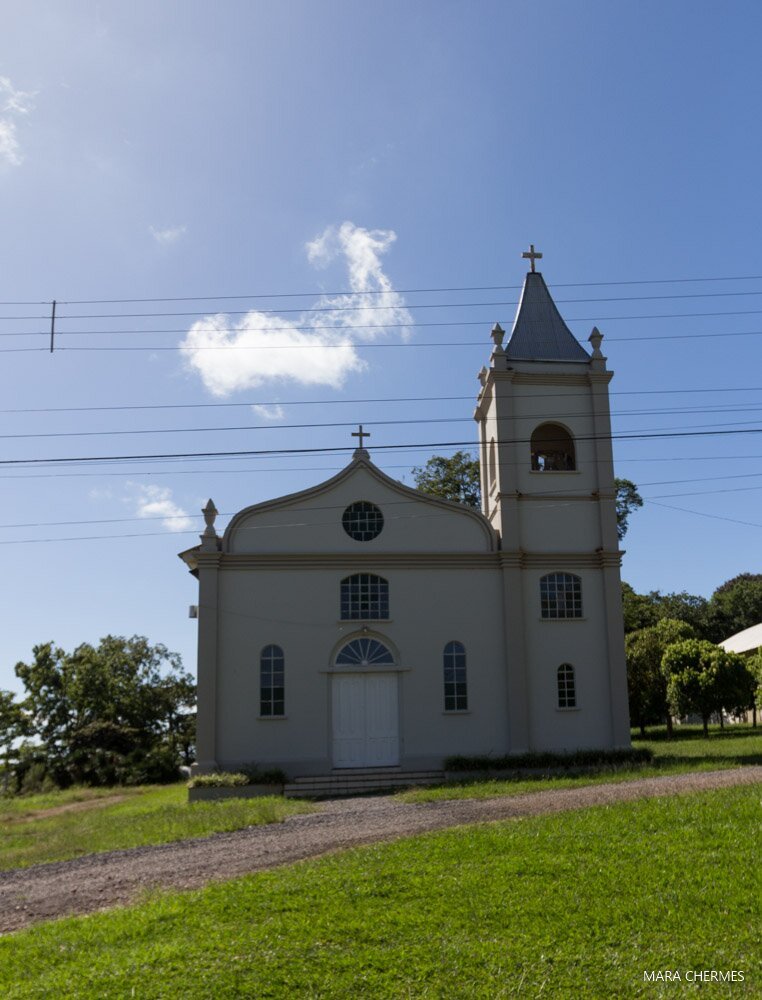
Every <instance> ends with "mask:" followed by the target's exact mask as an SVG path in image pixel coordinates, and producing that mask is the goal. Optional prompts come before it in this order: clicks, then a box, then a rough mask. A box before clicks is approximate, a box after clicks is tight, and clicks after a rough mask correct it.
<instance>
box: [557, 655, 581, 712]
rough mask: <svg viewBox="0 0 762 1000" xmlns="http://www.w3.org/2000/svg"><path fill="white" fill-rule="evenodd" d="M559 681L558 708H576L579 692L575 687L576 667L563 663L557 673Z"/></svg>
mask: <svg viewBox="0 0 762 1000" xmlns="http://www.w3.org/2000/svg"><path fill="white" fill-rule="evenodd" d="M556 677H557V680H558V707H559V708H576V707H577V691H576V688H575V685H574V667H573V666H572V665H571V663H562V664H561V666H560V667H559V668H558V670H557V671H556Z"/></svg>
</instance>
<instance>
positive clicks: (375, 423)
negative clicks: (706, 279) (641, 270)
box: [0, 403, 762, 440]
mask: <svg viewBox="0 0 762 1000" xmlns="http://www.w3.org/2000/svg"><path fill="white" fill-rule="evenodd" d="M760 410H762V407H760V406H749V405H748V404H745V403H736V404H733V405H732V406H702V407H696V406H673V407H667V408H660V409H655V408H651V409H638V410H618V411H613V412H612V414H611V416H612V418H619V417H635V416H637V417H645V416H666V415H671V414H686V415H687V414H694V413H701V414H708V413H712V414H719V413H739V414H741V413H756V412H758V411H760ZM577 415H578V414H577V413H576V411H575V412H559V413H555V414H554V418H567V417H574V416H577ZM519 419H521V418H519ZM515 420H516V418H515V417H499V418H496V421H495V422H496V423H498V424H500V423H513V422H515ZM472 422H473V418H472V417H416V418H406V419H399V420H370V421H368V423H367V426H368V427H385V426H400V425H410V424H458V423H463V424H471V423H472ZM741 422H747V423H751V422H752V421H732V422H731V424H733V425H735V424H738V423H741ZM354 426H355V421H352V420H348V421H347V420H341V421H331V422H320V423H316V422H314V421H313V422H311V423H307V424H281V423H269V424H238V425H235V426H232V427H145V428H135V427H131V428H129V429H128V430H108V431H104V430H101V431H34V432H29V433H22V434H0V440H20V439H28V438H62V437H63V438H68V437H119V436H124V435H143V434H208V433H215V432H219V433H222V432H235V431H239V432H240V431H288V430H316V429H318V428H327V427H354ZM698 426H702V425H698ZM711 426H722V425H711ZM728 426H730V424H729V425H728Z"/></svg>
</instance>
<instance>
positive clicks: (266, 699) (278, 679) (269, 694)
mask: <svg viewBox="0 0 762 1000" xmlns="http://www.w3.org/2000/svg"><path fill="white" fill-rule="evenodd" d="M284 666H285V659H284V657H283V650H282V649H281V648H280V646H265V648H264V649H263V650H262V655H261V656H260V657H259V714H260V715H266V716H273V715H284V714H285V699H284V692H285V689H284V684H283V673H284Z"/></svg>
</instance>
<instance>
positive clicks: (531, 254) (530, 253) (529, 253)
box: [521, 243, 542, 274]
mask: <svg viewBox="0 0 762 1000" xmlns="http://www.w3.org/2000/svg"><path fill="white" fill-rule="evenodd" d="M521 256H522V257H526V259H527V260H528V261H529V262H530V263H531V265H532V274H534V262H535V261H536V260H539V259H540V257H542V254H541V253H535V249H534V243H530V244H529V249H528V250H525V251H524V253H523V254H522V255H521Z"/></svg>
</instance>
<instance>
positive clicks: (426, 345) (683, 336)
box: [0, 309, 762, 354]
mask: <svg viewBox="0 0 762 1000" xmlns="http://www.w3.org/2000/svg"><path fill="white" fill-rule="evenodd" d="M751 311H756V312H762V309H760V310H751ZM684 315H690V314H687V313H686V314H684ZM693 315H711V316H720V315H731V314H729V313H728V314H722V313H703V314H698V313H697V314H693ZM604 318H606V317H604ZM607 318H608V319H612V318H614V319H617V318H618V319H658V318H671V317H648V316H643V317H638V316H620V317H607ZM598 322H600V318H598ZM337 332H340V331H337ZM58 335H59V337H62V336H66V333H65V332H64V331H59V334H58ZM21 336H23V335H21ZM46 336H47V335H46ZM759 336H762V330H749V331H740V332H726V333H671V334H666V333H665V334H654V335H653V336H644V337H608V338H607V343H608V344H624V343H635V342H643V341H648V340H658V341H661V342H663V341H665V340H706V339H716V338H719V339H721V340H725V339H728V338H730V337H759ZM347 347H351V348H354V349H358V350H371V349H372V350H379V349H382V348H383V349H386V350H390V349H394V350H399V349H400V348H417V349H419V350H420V349H422V348H423V349H430V348H432V347H436V348H443V347H447V348H452V347H470V348H474V347H479V348H484V347H485V344H484V343H483V342H482V341H476V340H474V341H471V340H462V341H428V340H427V341H415V342H414V341H395V342H393V343H389V342H383V343H366V342H364V341H350V340H337V341H335V342H319V343H309V344H247V345H241V344H218V345H216V346H212V347H189V346H188V345H185V344H175V345H172V346H166V345H161V344H149V345H146V346H142V347H67V346H57V347H56V353H61V352H62V351H68V352H69V353H77V352H80V353H83V352H84V353H96V352H97V353H109V352H114V351H121V352H125V351H127V352H143V353H153V354H155V353H156V352H158V351H173V352H178V351H184V352H187V353H189V354H195V353H197V352H202V351H203V352H206V351H227V352H228V353H230V352H231V351H305V350H323V351H325V350H337V349H340V348H347ZM40 351H44V352H45V353H48V348H47V347H1V348H0V354H33V353H39V352H40Z"/></svg>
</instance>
